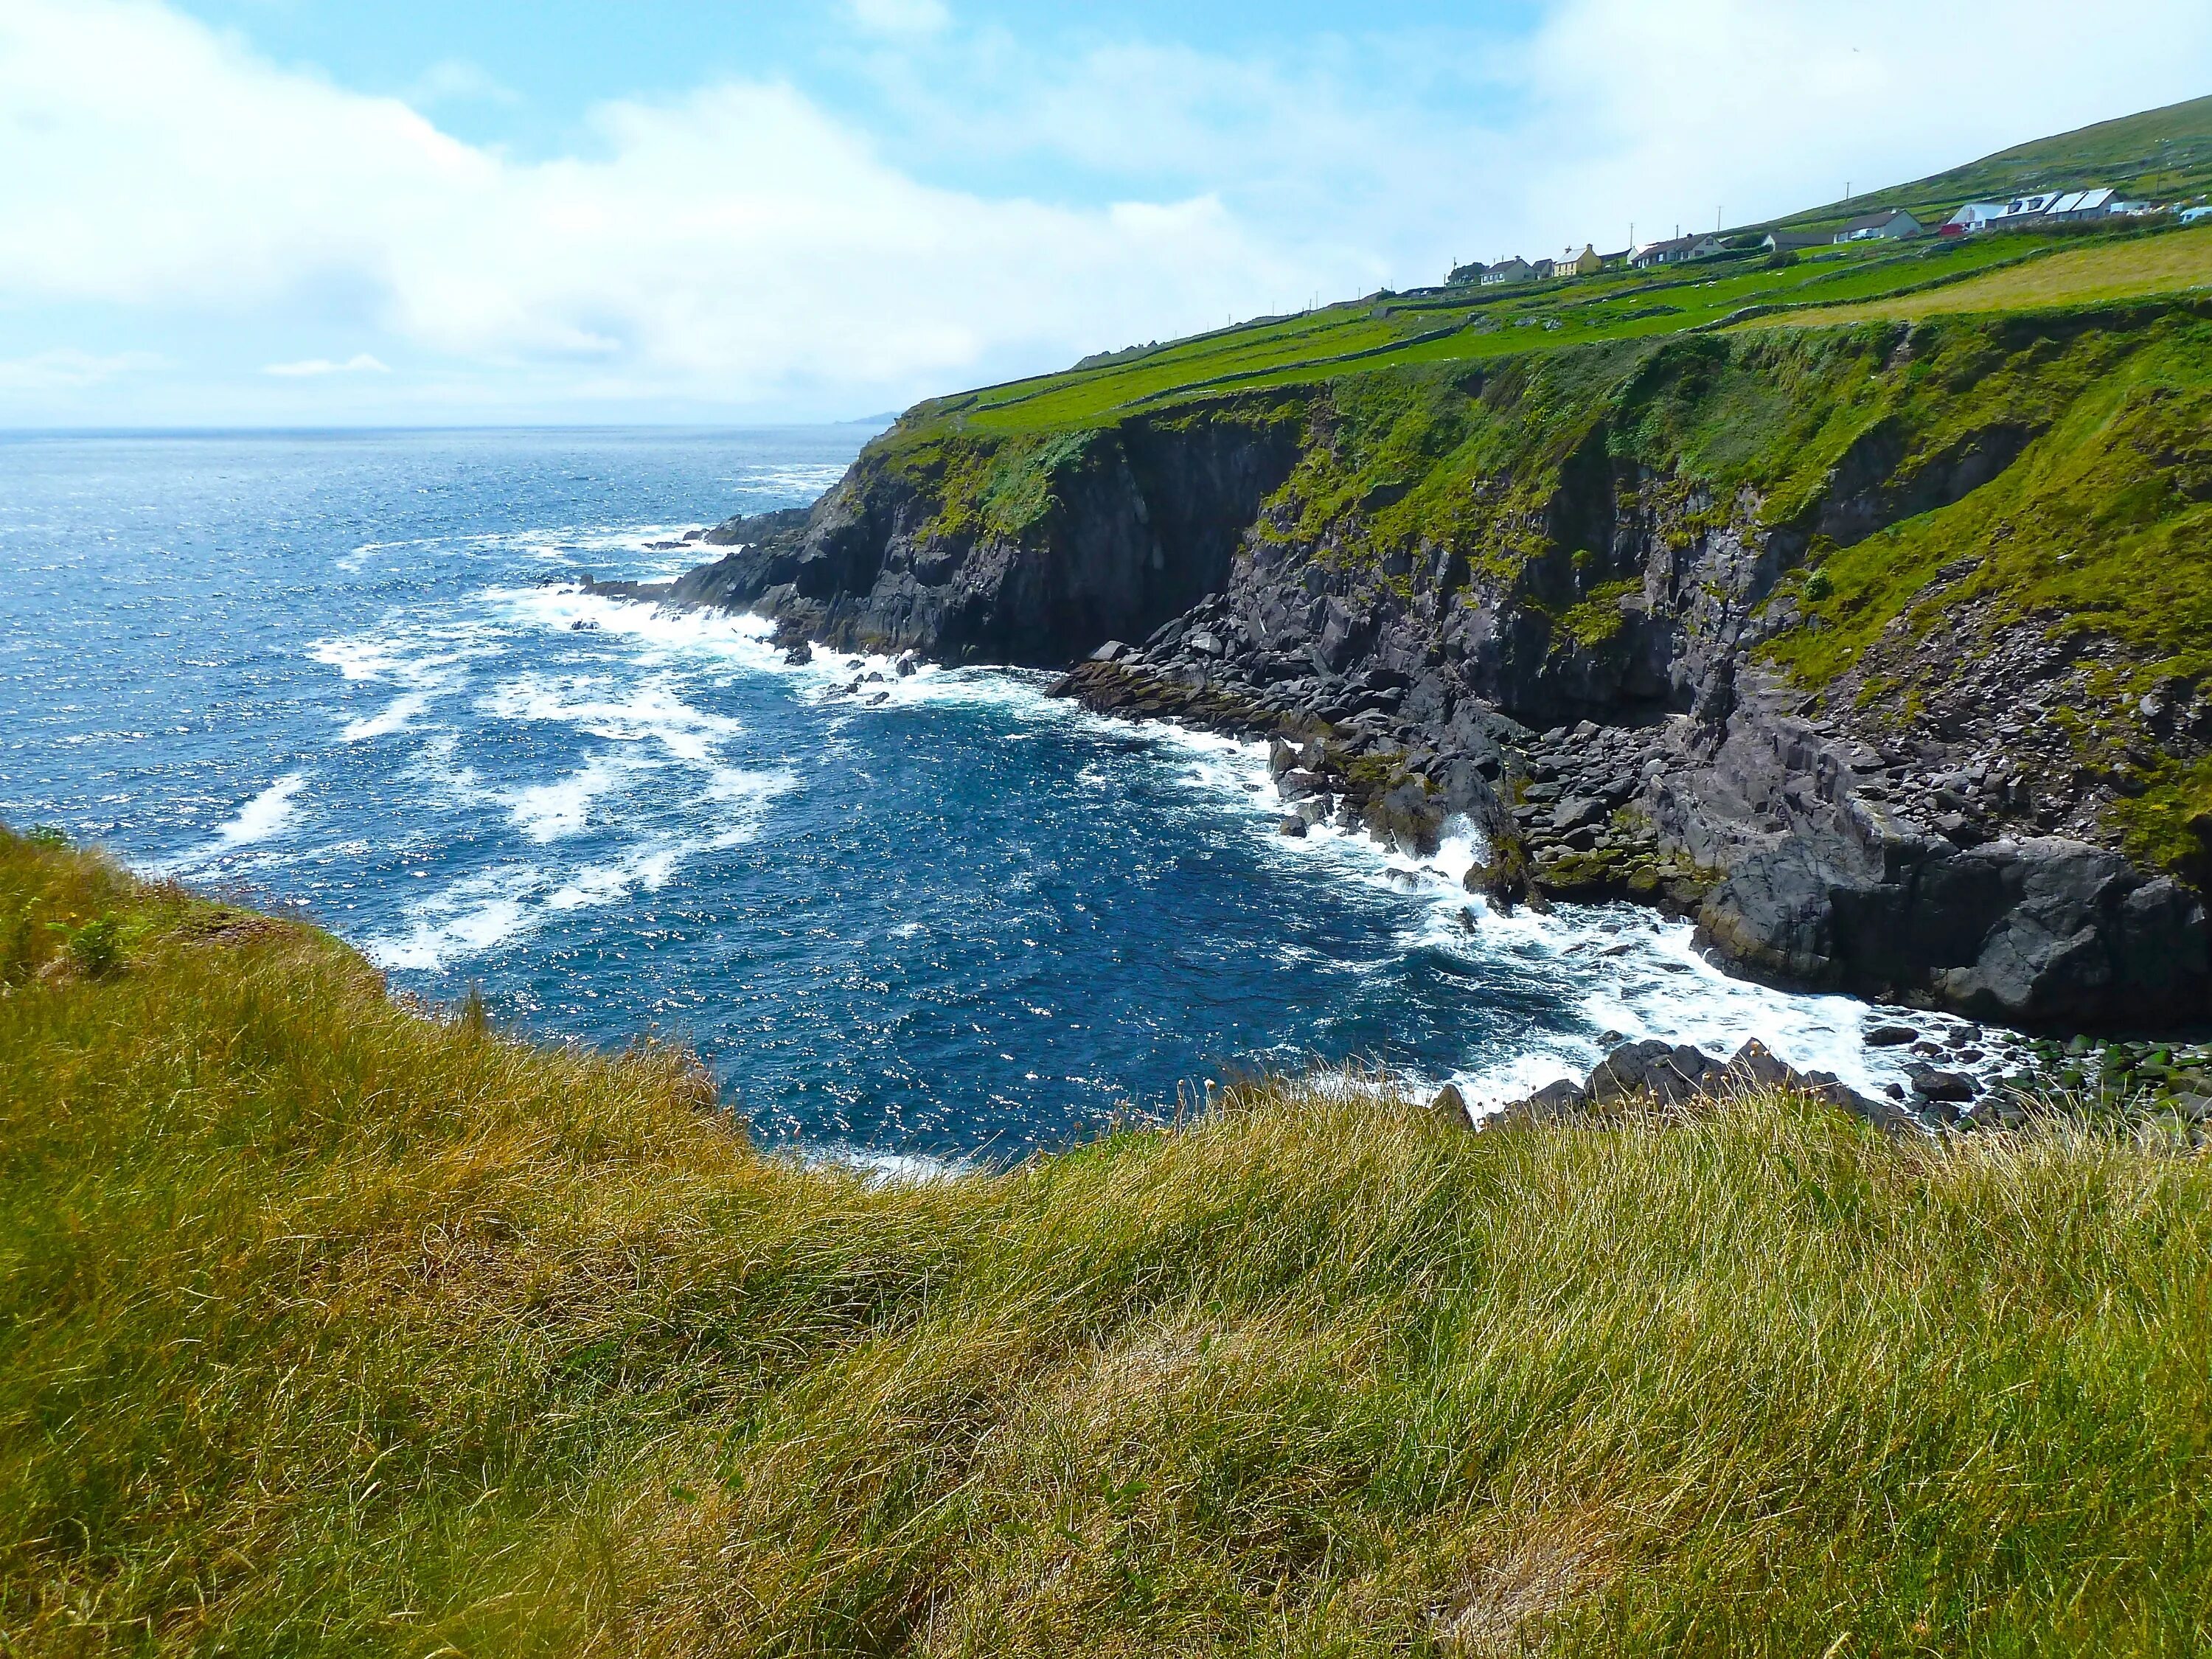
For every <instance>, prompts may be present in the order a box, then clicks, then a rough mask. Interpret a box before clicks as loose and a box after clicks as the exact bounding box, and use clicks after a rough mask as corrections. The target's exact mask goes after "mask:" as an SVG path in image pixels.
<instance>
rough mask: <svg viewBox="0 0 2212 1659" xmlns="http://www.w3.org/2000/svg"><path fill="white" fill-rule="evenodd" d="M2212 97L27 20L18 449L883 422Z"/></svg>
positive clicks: (575, 13) (911, 25) (2162, 76)
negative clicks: (148, 439)
mask: <svg viewBox="0 0 2212 1659" xmlns="http://www.w3.org/2000/svg"><path fill="white" fill-rule="evenodd" d="M2062 41H2063V43H2064V51H2063V54H2062V55H2061V57H2060V58H2057V59H2054V58H2053V55H2052V47H2053V43H2054V42H2062ZM1955 64H1972V66H1973V67H1974V70H1975V72H1974V73H1973V74H1972V75H1966V76H1959V75H1954V74H1950V73H1948V72H1947V66H1950V65H1955ZM2054 64H2056V69H2055V70H2054ZM2207 90H2212V7H2206V6H2204V5H2203V3H2202V0H2187V3H2179V0H2110V3H2107V4H2106V5H2105V6H2102V7H2100V9H2099V13H2098V15H2097V16H2096V18H2095V20H2094V21H2093V26H2091V27H2087V28H2085V27H2083V21H2082V18H2081V15H2080V13H2079V9H2078V8H2075V7H2071V6H2068V5H2064V4H2061V3H2058V0H2016V3H2010V4H2004V5H1998V4H1994V3H1977V0H1964V3H1954V4H1950V5H1942V4H1938V5H1933V6H1931V5H1929V4H1928V3H1927V0H1911V3H1908V0H1855V3H1851V4H1848V5H1845V4H1817V3H1812V0H1511V3H1497V4H1476V3H1465V4H1444V3H1435V0H1401V3H1398V4H1395V5H1394V6H1392V7H1390V8H1389V9H1387V12H1385V11H1381V10H1376V11H1373V12H1369V11H1362V10H1359V9H1353V8H1348V7H1346V6H1344V5H1342V4H1340V3H1337V4H1328V5H1324V4H1319V3H1312V0H1279V3H1274V4H1270V5H1266V6H1261V5H1255V4H1205V3H1202V0H1183V3H1179V4H1174V3H1166V0H1121V3H1099V4H1088V5H1082V6H1073V5H1070V6H1052V5H1043V4H1030V5H1020V6H1018V5H1012V4H1006V3H994V0H820V3H815V4H793V3H787V4H781V5H769V4H759V3H750V0H727V3H720V4H712V3H702V0H627V3H623V4H619V5H616V4H609V3H605V0H599V3H594V4H586V3H582V0H534V3H532V0H468V3H465V4H456V3H453V0H447V3H445V4H441V5H433V4H428V3H421V0H380V3H374V4H370V3H362V0H346V3H339V0H0V177H4V178H6V179H9V181H10V183H9V197H10V199H9V204H8V210H7V211H6V212H4V213H0V424H5V425H11V426H52V425H142V424H156V425H166V424H185V425H198V424H218V425H220V424H264V423H265V424H303V423H304V424H344V423H352V422H374V423H381V422H441V423H442V422H504V421H546V422H566V421H664V420H665V421H689V420H709V421H750V420H775V419H800V420H805V419H835V418H841V417H845V416H856V415H861V414H866V413H870V412H873V411H875V410H883V409H890V408H896V407H902V406H903V405H904V404H908V403H909V402H912V401H913V400H914V399H915V398H919V397H922V396H926V395H928V394H930V393H932V392H943V391H946V390H951V389H954V388H957V387H958V386H963V385H969V384H974V383H975V382H977V381H981V380H993V379H999V378H1004V377H1006V376H1010V375H1013V374H1023V373H1028V372H1032V371H1035V370H1037V369H1041V368H1052V367H1057V366H1060V365H1061V364H1064V363H1066V362H1068V361H1071V360H1072V359H1073V358H1074V357H1076V356H1080V355H1082V354H1083V353H1085V352H1087V351H1091V350H1095V349H1100V348H1103V347H1112V346H1118V345H1123V344H1127V343H1132V342H1133V341H1139V340H1144V339H1149V338H1161V337H1170V336H1172V335H1175V334H1177V333H1182V332H1187V331H1192V330H1194V329H1198V328H1203V327H1208V326H1215V325H1219V324H1220V323H1221V322H1223V321H1225V320H1226V319H1229V318H1231V317H1241V316H1249V315H1251V314H1254V313H1259V312H1263V311H1273V310H1279V309H1283V308H1285V307H1291V306H1295V305H1297V304H1302V303H1304V302H1306V301H1310V300H1312V299H1314V298H1316V297H1320V298H1323V299H1328V298H1336V297H1342V296H1345V295H1353V294H1359V293H1365V292H1370V291H1372V290H1373V289H1375V288H1377V287H1380V286H1384V285H1391V286H1407V285H1411V284H1413V283H1420V282H1428V281H1434V280H1437V278H1438V277H1440V276H1442V274H1443V270H1444V269H1445V268H1446V266H1448V265H1449V264H1450V263H1451V262H1452V261H1454V260H1455V259H1460V258H1471V257H1482V258H1496V257H1498V256H1499V255H1501V254H1504V253H1507V252H1526V253H1529V254H1535V253H1538V252H1555V251H1557V250H1558V249H1559V248H1560V247H1562V246H1567V245H1570V244H1572V245H1575V246H1579V245H1580V244H1581V243H1582V242H1583V241H1584V240H1594V241H1595V242H1597V243H1599V244H1600V245H1601V246H1602V247H1607V248H1610V247H1615V246H1620V245H1622V244H1623V243H1624V242H1626V240H1627V239H1628V236H1629V234H1630V228H1631V225H1632V223H1633V224H1634V226H1635V227H1636V228H1637V233H1638V234H1639V235H1641V236H1646V237H1648V236H1650V235H1652V234H1668V233H1670V232H1671V231H1672V230H1673V229H1674V227H1675V226H1676V225H1677V224H1705V223H1711V222H1712V221H1713V219H1714V216H1716V214H1720V215H1723V216H1725V217H1726V218H1727V220H1728V221H1729V222H1730V223H1735V222H1747V221H1750V220H1753V219H1756V218H1759V217H1762V216H1767V215H1771V214H1774V213H1778V212H1782V211H1785V210H1790V209H1792V208H1796V207H1799V206H1803V205H1808V204H1813V203H1815V202H1820V201H1826V200H1830V199H1832V198H1834V197H1838V196H1839V195H1840V194H1841V192H1842V190H1843V188H1844V181H1845V179H1851V180H1853V181H1855V182H1856V183H1857V184H1858V185H1860V186H1862V187H1864V186H1867V185H1874V184H1877V183H1881V182H1886V181H1888V180H1892V179H1900V178H1907V177H1911V176H1914V175H1917V174H1918V173H1925V172H1929V171H1932V170H1934V169H1936V168H1937V167H1943V166H1947V165H1949V164H1951V163H1953V162H1955V161H1962V160H1965V159H1968V158H1970V157H1972V156H1973V155H1980V154H1983V153H1985V152H1987V151H1988V150H1990V149H1996V148H1999V147H2001V146H2002V145H2004V144H2007V143H2015V142H2017V141H2019V140H2021V139H2024V138H2028V137H2036V136H2039V135H2040V134H2042V133H2045V132H2049V131H2057V130H2061V129H2063V128H2065V127H2069V126H2072V125H2080V124H2081V123H2084V122H2087V121H2091V120H2095V119H2100V118H2105V117H2107V116H2112V115H2117V114H2123V113H2126V112H2130V111H2132V110H2136V109H2140V108H2145V107H2148V106H2154V105H2157V104H2160V103H2166V102H2171V101H2173V100H2177V99H2179V98H2184V97H2190V96H2194V95H2197V94H2200V93H2203V92H2204V91H2207Z"/></svg>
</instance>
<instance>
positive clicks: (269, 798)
mask: <svg viewBox="0 0 2212 1659" xmlns="http://www.w3.org/2000/svg"><path fill="white" fill-rule="evenodd" d="M306 787H307V774H306V773H305V772H288V773H286V774H285V775H283V777H281V778H279V779H277V780H276V782H274V783H272V784H270V786H269V787H267V788H266V789H264V790H263V791H261V793H259V794H258V795H256V796H254V797H253V799H251V800H249V801H247V802H246V805H243V806H241V807H240V808H239V809H238V813H237V816H235V817H233V818H232V819H231V820H230V821H229V822H228V823H225V824H224V825H222V828H221V829H217V830H216V834H215V839H214V840H212V841H210V842H208V843H207V844H206V845H205V846H203V847H201V848H197V850H195V851H193V852H191V853H187V854H185V855H184V856H183V857H181V858H179V859H176V860H172V861H171V862H170V863H169V864H167V866H163V867H165V868H167V869H170V870H184V869H189V868H191V867H192V866H196V865H202V864H206V863H208V862H210V860H215V859H219V858H222V857H223V856H224V855H225V854H230V853H234V852H236V851H237V850H238V849H239V848H241V847H251V846H252V845H254V844H255V843H256V842H264V841H268V840H270V838H272V837H274V836H278V835H281V834H282V833H283V830H284V829H285V828H286V827H287V826H288V825H289V824H290V823H291V822H292V820H293V818H294V817H295V816H296V815H297V813H298V810H299V809H298V805H297V797H298V795H299V793H300V792H301V790H302V789H304V788H306Z"/></svg>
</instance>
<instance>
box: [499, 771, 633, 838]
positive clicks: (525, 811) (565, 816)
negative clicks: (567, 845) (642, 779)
mask: <svg viewBox="0 0 2212 1659" xmlns="http://www.w3.org/2000/svg"><path fill="white" fill-rule="evenodd" d="M650 764H651V763H646V766H645V767H642V768H641V766H640V765H639V764H638V763H634V762H626V761H623V760H618V759H616V758H614V757H610V756H605V755H594V756H592V757H591V758H590V759H589V760H587V761H586V762H585V763H584V765H583V767H582V768H581V769H580V770H577V771H574V772H571V773H569V774H568V775H567V776H566V777H562V778H556V780H554V781H552V782H550V783H540V784H532V785H530V786H528V787H525V788H521V789H517V790H514V791H512V792H511V793H508V794H507V796H506V800H507V811H508V813H509V815H510V816H511V817H513V820H514V824H515V827H516V828H517V829H520V830H521V831H522V833H523V834H524V835H526V836H528V837H529V838H530V839H531V840H532V841H534V842H539V843H541V844H542V843H544V842H550V841H559V840H561V839H562V837H564V836H574V835H577V834H580V833H581V832H582V830H583V829H584V828H585V827H586V823H587V822H588V820H589V818H590V817H591V810H592V802H594V801H595V800H597V799H599V798H600V797H601V796H603V795H606V794H611V793H614V792H616V791H617V790H619V789H621V788H623V787H625V785H626V784H627V783H628V781H629V779H630V778H631V777H633V776H634V775H636V774H637V773H638V772H639V771H640V770H641V769H649V768H650Z"/></svg>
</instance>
